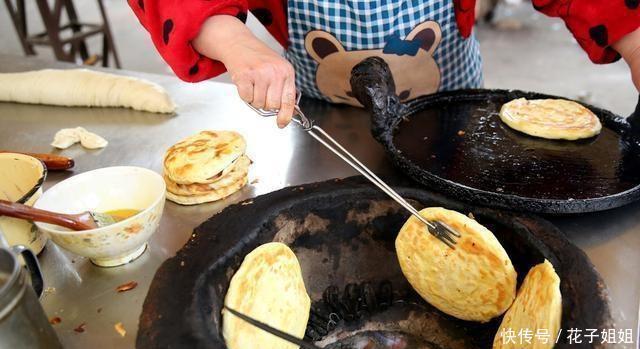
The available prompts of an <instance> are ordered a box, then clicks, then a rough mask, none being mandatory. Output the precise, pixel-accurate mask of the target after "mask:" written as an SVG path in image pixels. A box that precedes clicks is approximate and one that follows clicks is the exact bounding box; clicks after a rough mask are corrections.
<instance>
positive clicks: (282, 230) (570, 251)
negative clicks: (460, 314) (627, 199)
mask: <svg viewBox="0 0 640 349" xmlns="http://www.w3.org/2000/svg"><path fill="white" fill-rule="evenodd" d="M389 183H390V184H391V185H398V187H397V190H398V193H399V194H400V195H402V196H403V197H405V198H407V199H408V200H410V201H411V202H412V204H414V205H415V206H416V207H417V208H421V207H425V206H443V207H447V208H449V209H454V210H457V211H459V212H464V213H473V215H474V217H475V218H476V219H477V220H478V222H480V223H481V224H483V225H485V226H486V227H487V228H488V229H490V230H491V231H492V232H493V233H494V235H495V236H496V238H497V239H498V240H499V241H500V243H501V244H502V245H503V247H504V248H505V250H506V251H507V253H508V254H509V256H510V257H511V261H512V262H513V265H514V267H515V269H516V271H517V272H518V280H519V282H521V281H522V279H523V278H524V276H525V275H526V273H527V272H528V270H529V269H530V268H531V267H532V266H534V265H536V264H538V263H541V262H542V261H543V260H544V259H547V260H549V261H550V262H551V263H552V264H553V265H554V268H555V270H556V272H557V273H558V275H559V276H560V278H561V280H562V282H561V285H560V288H561V292H562V306H563V311H562V328H564V329H567V328H609V327H611V326H612V324H611V317H610V312H609V306H608V296H607V292H606V288H605V285H604V283H603V281H602V279H601V278H600V276H599V275H598V273H597V271H596V270H595V269H594V268H593V265H592V264H591V263H590V262H589V260H588V258H587V257H586V256H585V255H584V253H583V252H582V251H581V250H580V249H578V248H577V247H576V246H574V245H572V244H571V243H570V242H569V241H568V240H567V239H566V238H565V237H564V236H563V235H562V233H561V232H560V231H559V230H558V229H557V228H555V227H554V226H553V225H551V224H550V223H548V222H547V221H544V220H542V219H539V218H535V217H532V216H527V215H517V214H511V213H506V212H501V211H497V210H492V209H486V208H478V207H474V206H468V205H463V204H461V203H459V202H456V201H453V200H451V199H448V198H445V197H443V196H440V195H438V194H434V193H431V192H428V191H425V190H423V189H415V188H411V187H407V186H406V185H407V184H408V183H406V182H402V183H401V182H400V181H399V180H398V179H392V180H389ZM400 185H401V186H400ZM407 215H408V214H407V212H406V211H404V210H402V209H401V208H400V207H399V206H398V205H397V204H396V203H395V202H394V201H392V200H390V199H389V198H388V197H386V195H385V194H384V193H381V192H380V191H379V190H378V189H377V188H375V187H374V186H373V185H371V184H370V183H369V182H367V181H366V180H365V179H364V178H363V177H353V178H348V179H345V180H330V181H326V182H321V183H314V184H307V185H303V186H296V187H289V188H284V189H282V190H279V191H276V192H272V193H269V194H266V195H262V196H259V197H256V198H254V199H253V200H251V201H247V202H244V203H241V204H236V205H232V206H229V207H228V208H226V209H225V210H223V211H222V212H220V213H218V214H216V215H215V216H213V217H212V218H210V219H209V220H207V221H206V222H204V223H202V224H201V225H200V226H199V227H197V228H196V229H195V230H194V234H193V235H192V238H191V239H190V240H189V242H188V243H187V244H186V245H185V246H184V247H183V248H182V249H181V250H180V251H178V253H177V254H176V256H175V257H173V258H171V259H169V260H167V261H165V262H164V263H163V265H162V266H161V267H160V268H159V269H158V271H157V272H156V274H155V276H154V280H153V282H152V284H151V287H150V289H149V293H148V294H147V297H146V299H145V302H144V306H143V310H142V314H141V316H140V321H139V326H140V327H139V331H138V336H137V340H136V342H137V344H136V346H137V347H138V348H158V347H162V348H189V349H192V348H215V349H223V348H225V347H226V346H225V345H224V339H223V338H222V336H221V320H222V319H221V316H220V312H221V308H222V303H223V299H224V297H225V294H226V290H227V288H228V286H229V281H230V278H231V277H232V275H233V273H234V272H235V271H236V270H237V269H238V267H239V266H240V264H241V263H242V260H243V258H244V256H246V255H247V254H248V253H249V252H250V251H251V250H253V249H254V248H256V247H258V246H259V245H261V244H264V243H266V242H270V241H279V242H283V243H286V244H287V245H288V246H290V247H291V248H292V250H293V251H294V252H295V254H296V256H297V258H298V260H299V262H300V267H301V270H302V275H303V278H304V281H305V287H306V289H307V292H308V293H309V296H310V298H311V300H312V302H313V305H314V309H315V310H314V312H313V313H314V314H322V313H323V311H321V310H320V311H318V309H319V307H321V302H324V299H325V297H324V292H325V291H326V290H327V289H328V288H329V287H330V286H335V287H337V290H336V292H337V293H336V294H340V293H341V292H340V290H345V291H346V290H347V289H349V286H348V285H349V284H354V283H355V284H360V285H364V284H365V283H369V284H371V285H378V284H380V285H382V284H385V283H387V284H388V283H390V284H391V285H392V289H393V292H392V293H393V296H392V297H391V298H389V297H386V296H384V297H379V295H382V294H383V293H387V292H378V293H376V299H377V300H378V302H377V304H379V305H381V304H382V302H380V300H382V301H384V302H385V303H386V304H387V305H388V307H387V308H386V309H385V310H381V311H378V310H376V311H373V312H368V311H364V312H363V313H362V316H361V317H357V318H351V320H348V316H345V317H344V319H345V321H344V322H341V321H339V322H338V325H337V327H336V328H335V329H334V330H332V332H331V333H329V334H327V335H323V336H324V339H322V341H323V343H322V346H325V345H328V344H330V343H336V342H335V340H336V339H337V338H338V337H340V336H341V335H345V336H349V335H353V334H355V333H356V332H357V331H358V330H361V329H362V330H375V331H383V333H375V334H373V337H372V338H369V340H375V341H377V342H379V341H384V342H388V341H392V342H393V341H395V339H393V338H389V336H390V335H391V337H395V336H393V333H397V332H400V333H402V334H403V336H404V337H405V339H401V340H402V341H408V342H414V343H418V345H423V346H425V345H426V346H427V347H428V348H430V349H431V348H438V349H439V348H447V349H468V348H469V349H470V348H474V349H482V348H491V343H492V341H493V338H494V336H495V334H496V332H497V328H498V325H499V321H500V318H496V319H494V320H492V321H490V322H488V323H484V324H481V323H473V322H467V321H462V320H459V319H455V318H453V317H451V316H448V315H446V314H444V313H442V312H440V311H438V310H437V309H436V308H434V307H432V306H430V305H429V304H428V303H426V302H425V301H424V300H422V299H421V298H420V297H419V296H418V295H417V294H416V293H415V292H414V291H413V290H412V289H411V287H410V286H409V284H408V282H407V280H406V278H404V276H403V275H402V272H401V271H400V267H399V265H398V262H397V256H396V255H395V248H394V241H395V237H396V234H397V232H398V230H399V229H400V227H401V226H402V224H403V223H404V222H405V221H406V219H407ZM356 293H357V292H356ZM343 294H347V292H345V293H343ZM348 294H352V293H351V292H348ZM363 294H364V293H363ZM369 294H371V293H369ZM363 298H364V297H363ZM349 299H351V297H349ZM357 299H361V298H360V297H358V298H357ZM389 299H392V301H391V302H389V301H388V300H389ZM343 300H344V298H343ZM358 302H359V301H358ZM331 303H333V302H331ZM341 304H346V305H348V308H347V309H351V310H353V309H356V313H358V311H357V309H359V307H358V306H354V304H353V303H352V302H351V301H346V302H343V303H341ZM358 304H359V303H358ZM368 309H369V308H368ZM371 309H373V308H371ZM340 313H342V312H340ZM349 313H353V312H352V311H345V314H349ZM314 317H315V319H316V320H317V319H319V318H320V317H317V316H314ZM311 321H313V320H311ZM320 325H322V323H320ZM321 327H322V326H321ZM326 328H328V327H326ZM381 335H382V336H383V337H385V338H386V339H385V338H381V337H380V336H381ZM343 338H344V337H343ZM353 340H357V341H358V342H362V341H366V340H367V339H364V338H353ZM348 341H350V340H348ZM257 347H258V346H257ZM347 347H348V346H347ZM568 347H570V346H569V344H568V343H566V341H565V340H564V339H561V341H560V343H558V345H557V346H556V348H568ZM580 347H581V348H600V347H601V346H600V343H599V342H598V343H593V344H587V343H586V341H585V343H584V344H583V345H582V346H580ZM571 348H573V346H571ZM349 349H351V348H349Z"/></svg>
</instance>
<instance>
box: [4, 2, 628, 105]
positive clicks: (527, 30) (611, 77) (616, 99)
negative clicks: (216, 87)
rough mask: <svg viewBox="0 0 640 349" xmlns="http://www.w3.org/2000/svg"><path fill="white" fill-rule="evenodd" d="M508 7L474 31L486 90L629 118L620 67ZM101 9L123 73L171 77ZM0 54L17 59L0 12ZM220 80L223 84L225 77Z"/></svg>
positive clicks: (132, 21)
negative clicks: (520, 92) (544, 97)
mask: <svg viewBox="0 0 640 349" xmlns="http://www.w3.org/2000/svg"><path fill="white" fill-rule="evenodd" d="M509 2H510V3H513V2H516V4H512V5H502V6H501V7H500V8H499V11H498V13H497V17H496V19H498V20H500V19H501V18H505V17H507V18H517V19H518V20H519V21H521V22H522V23H523V24H524V26H523V28H522V29H520V30H502V31H501V30H498V29H495V28H494V27H493V26H490V25H487V24H481V25H479V26H478V27H477V29H476V30H477V35H478V37H479V39H480V42H481V49H482V54H483V59H484V72H485V86H486V87H491V88H517V89H524V90H532V91H539V92H547V93H551V94H558V95H562V96H567V97H570V98H576V97H583V98H586V100H587V101H588V102H591V103H594V104H596V105H598V106H601V107H604V108H607V109H610V110H612V111H614V112H616V113H619V114H621V115H628V114H630V113H631V111H632V110H633V109H634V107H635V104H636V102H637V95H638V94H637V91H636V90H635V88H634V87H633V85H632V83H631V79H630V77H629V71H628V69H627V66H626V64H625V63H623V62H618V63H615V64H610V65H604V66H601V65H594V64H592V63H591V62H590V61H589V60H588V58H587V56H586V54H585V53H584V52H583V51H582V50H581V49H580V47H579V46H578V45H577V43H576V42H575V40H574V39H573V37H572V36H571V35H570V34H569V32H568V31H567V30H566V28H565V27H564V24H563V23H562V21H561V20H559V19H551V18H547V17H545V16H543V15H541V14H538V13H537V12H535V11H534V10H533V8H532V7H531V5H530V4H529V3H528V2H525V3H519V4H518V3H517V2H518V1H513V0H511V1H509ZM27 3H28V4H29V14H30V15H35V16H31V17H30V18H37V17H38V16H37V11H36V8H35V6H34V4H33V2H32V1H27ZM104 3H105V5H106V7H107V11H108V16H109V18H110V21H111V25H112V30H113V32H114V33H113V34H114V36H115V41H116V46H117V48H118V50H119V51H120V57H121V60H122V64H123V68H124V69H127V70H137V71H144V72H151V73H161V74H171V71H170V69H169V68H168V67H167V65H166V64H165V63H164V62H163V61H162V58H161V57H160V56H159V55H158V53H157V52H156V50H155V48H154V47H153V45H152V43H151V41H150V40H149V38H148V35H147V33H146V31H144V29H143V28H142V26H140V25H139V24H138V21H137V19H136V18H135V16H134V15H133V13H132V12H131V10H130V9H129V7H128V6H127V5H126V3H125V2H124V1H123V0H104ZM76 4H77V7H78V12H79V13H80V16H81V18H82V19H83V20H84V21H97V20H99V16H98V10H97V6H96V3H95V2H93V1H86V0H85V1H76ZM249 23H250V26H251V27H252V28H253V29H254V31H256V32H257V33H258V35H259V36H260V37H262V38H264V39H265V40H267V41H268V42H269V43H270V44H271V45H272V46H273V47H275V46H276V45H277V44H275V40H273V39H272V38H270V37H269V35H268V34H267V33H266V30H264V28H262V27H261V26H260V25H259V23H257V21H255V20H254V19H250V22H249ZM31 27H32V29H33V30H40V29H41V28H42V24H41V23H38V22H37V21H36V22H34V23H32V24H31ZM98 45H99V41H98V40H95V42H92V43H91V46H94V47H98ZM38 51H39V54H40V55H41V56H42V57H45V58H52V59H53V55H52V53H51V51H50V50H49V49H47V48H40V49H38ZM0 53H9V54H22V49H21V47H20V45H19V42H18V40H17V37H16V33H15V32H14V28H13V26H12V25H11V22H10V19H9V15H8V12H7V9H6V8H5V7H4V6H0ZM221 79H222V80H228V79H227V78H226V77H222V78H221Z"/></svg>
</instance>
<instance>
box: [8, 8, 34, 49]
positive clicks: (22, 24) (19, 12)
mask: <svg viewBox="0 0 640 349" xmlns="http://www.w3.org/2000/svg"><path fill="white" fill-rule="evenodd" d="M4 2H5V4H6V5H7V10H8V11H9V17H11V22H12V23H13V26H14V27H15V28H16V33H17V34H18V41H20V46H22V50H23V51H24V54H25V55H27V56H33V55H35V54H36V51H35V50H34V49H33V46H32V45H31V44H29V43H28V42H27V36H28V35H29V34H28V28H27V17H26V12H25V6H24V0H16V6H15V7H14V6H13V2H12V1H11V0H5V1H4Z"/></svg>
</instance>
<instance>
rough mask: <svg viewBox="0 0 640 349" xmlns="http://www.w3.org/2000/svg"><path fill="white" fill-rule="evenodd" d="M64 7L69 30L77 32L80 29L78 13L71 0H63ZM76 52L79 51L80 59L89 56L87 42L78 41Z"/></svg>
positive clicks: (85, 58) (84, 59) (83, 59)
mask: <svg viewBox="0 0 640 349" xmlns="http://www.w3.org/2000/svg"><path fill="white" fill-rule="evenodd" d="M63 2H64V8H65V10H66V12H67V17H68V19H69V23H70V24H71V31H73V32H74V33H78V32H80V31H81V30H82V28H81V26H80V25H78V22H79V21H78V14H77V12H76V8H75V6H74V5H73V1H72V0H63ZM78 52H80V58H82V61H86V60H87V59H88V58H89V50H88V49H87V44H86V43H85V41H84V40H82V41H80V42H79V43H78Z"/></svg>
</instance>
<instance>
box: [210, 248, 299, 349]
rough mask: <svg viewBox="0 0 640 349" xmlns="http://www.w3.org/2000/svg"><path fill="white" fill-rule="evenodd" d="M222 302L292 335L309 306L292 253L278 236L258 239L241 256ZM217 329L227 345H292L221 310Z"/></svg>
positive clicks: (288, 348)
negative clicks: (261, 241)
mask: <svg viewBox="0 0 640 349" xmlns="http://www.w3.org/2000/svg"><path fill="white" fill-rule="evenodd" d="M224 304H225V305H226V306H228V307H230V308H231V309H234V310H236V311H239V312H240V313H243V314H245V315H248V316H250V317H252V318H254V319H256V320H258V321H262V322H264V323H266V324H268V325H270V326H271V327H274V328H276V329H279V330H281V331H284V332H286V333H288V334H290V335H293V336H296V337H298V338H302V337H304V333H305V329H306V327H307V321H308V320H309V311H310V309H311V300H310V299H309V295H307V290H306V288H305V286H304V281H303V279H302V270H301V269H300V264H299V263H298V259H297V258H296V255H295V254H294V253H293V251H291V249H290V248H289V247H288V246H287V245H285V244H282V243H279V242H271V243H267V244H264V245H262V246H260V247H258V248H256V249H255V250H253V251H252V252H251V253H249V254H248V255H247V256H246V257H245V258H244V261H243V262H242V265H241V266H240V269H238V271H237V272H236V273H235V274H234V275H233V277H232V278H231V284H230V285H229V290H228V291H227V295H226V297H225V300H224ZM222 334H223V336H224V340H225V342H226V344H227V348H229V349H247V348H258V347H259V348H260V349H297V348H298V346H297V345H295V344H291V343H289V342H287V341H284V340H282V339H280V338H278V337H276V336H274V335H272V334H269V333H267V332H265V331H263V330H261V329H259V328H257V327H254V326H253V325H251V324H249V323H247V322H245V321H243V320H242V319H240V318H237V317H236V316H234V315H233V314H231V313H229V312H226V311H224V310H223V312H222ZM258 344H259V345H258Z"/></svg>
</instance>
